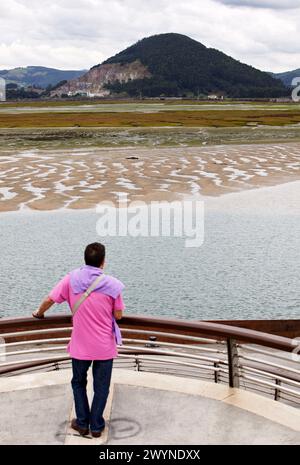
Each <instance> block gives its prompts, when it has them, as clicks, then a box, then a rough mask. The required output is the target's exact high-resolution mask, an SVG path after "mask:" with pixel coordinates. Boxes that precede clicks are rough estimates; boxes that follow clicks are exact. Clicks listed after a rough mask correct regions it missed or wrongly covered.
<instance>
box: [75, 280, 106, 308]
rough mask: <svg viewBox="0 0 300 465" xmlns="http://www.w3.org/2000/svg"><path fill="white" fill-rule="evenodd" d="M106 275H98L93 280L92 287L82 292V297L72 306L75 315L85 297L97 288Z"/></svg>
mask: <svg viewBox="0 0 300 465" xmlns="http://www.w3.org/2000/svg"><path fill="white" fill-rule="evenodd" d="M104 276H105V275H104V273H102V274H100V276H97V278H96V279H95V280H94V281H93V282H92V284H91V285H90V287H89V288H88V289H87V290H86V291H85V292H84V293H83V294H82V296H81V297H80V299H78V300H77V302H75V304H74V305H73V308H72V314H73V316H74V315H75V313H76V312H77V310H78V308H79V307H80V305H81V304H82V303H83V302H84V301H85V299H86V298H87V297H88V296H89V295H90V294H91V293H92V292H93V291H94V290H95V289H96V287H97V286H98V284H99V283H100V281H101V280H102V279H103V278H104Z"/></svg>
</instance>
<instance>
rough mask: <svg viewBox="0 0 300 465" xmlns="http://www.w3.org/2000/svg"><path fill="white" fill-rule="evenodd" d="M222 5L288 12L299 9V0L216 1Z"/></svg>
mask: <svg viewBox="0 0 300 465" xmlns="http://www.w3.org/2000/svg"><path fill="white" fill-rule="evenodd" d="M217 1H218V2H220V3H223V4H224V5H231V6H240V7H243V6H246V7H251V8H270V9H276V10H289V9H294V8H300V1H299V0H217Z"/></svg>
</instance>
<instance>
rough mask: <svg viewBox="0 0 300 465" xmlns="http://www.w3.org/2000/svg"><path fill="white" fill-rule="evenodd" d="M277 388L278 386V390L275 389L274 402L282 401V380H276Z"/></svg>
mask: <svg viewBox="0 0 300 465" xmlns="http://www.w3.org/2000/svg"><path fill="white" fill-rule="evenodd" d="M275 383H276V386H278V389H277V388H276V389H275V394H274V400H280V386H281V381H280V379H277V378H276V380H275Z"/></svg>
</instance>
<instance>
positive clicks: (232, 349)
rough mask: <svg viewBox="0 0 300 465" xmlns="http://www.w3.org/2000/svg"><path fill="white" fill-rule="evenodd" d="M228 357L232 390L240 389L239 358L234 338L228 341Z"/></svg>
mask: <svg viewBox="0 0 300 465" xmlns="http://www.w3.org/2000/svg"><path fill="white" fill-rule="evenodd" d="M227 356H228V375H229V386H230V387H232V388H239V387H240V376H239V367H238V364H239V357H238V350H237V344H236V341H235V340H234V339H232V338H228V339H227Z"/></svg>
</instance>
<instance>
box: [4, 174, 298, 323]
mask: <svg viewBox="0 0 300 465" xmlns="http://www.w3.org/2000/svg"><path fill="white" fill-rule="evenodd" d="M299 193H300V188H299V183H291V184H287V185H284V186H279V187H276V188H265V189H259V190H256V191H249V192H243V193H241V194H229V195H225V196H223V197H222V198H218V199H213V200H207V201H206V202H205V240H204V244H203V245H202V246H201V247H199V248H187V247H185V238H178V237H177V238H176V237H152V238H151V237H137V238H133V237H105V238H103V237H99V236H98V235H97V232H96V223H97V220H98V218H99V216H98V215H97V213H96V212H95V211H94V210H81V211H69V210H59V211H54V212H32V211H21V212H15V213H3V214H1V215H0V247H1V249H0V250H1V255H0V297H1V306H0V317H9V316H11V317H13V316H27V315H30V314H31V312H32V311H33V310H35V309H36V308H37V306H38V305H39V303H40V300H41V299H42V298H43V297H44V296H45V295H47V293H48V292H49V290H50V289H51V288H52V287H53V286H54V285H55V284H56V282H57V281H58V280H59V279H60V278H61V277H63V276H64V274H65V273H67V272H68V271H69V270H71V269H73V268H76V267H77V266H80V265H81V264H82V256H83V250H84V247H85V245H86V244H87V243H89V242H94V241H103V242H104V243H105V244H106V246H107V268H106V272H107V273H111V274H113V275H115V276H117V277H118V278H119V279H121V280H122V281H123V282H124V283H125V284H126V290H125V293H124V297H125V303H126V307H127V308H126V312H128V314H140V315H141V314H142V315H149V316H150V315H161V316H165V317H174V318H187V319H265V318H266V319H268V318H270V319H272V318H274V319H276V318H279V319H280V318H282V319H284V318H287V319H289V318H300V286H299V279H300V215H299V210H298V208H299V200H298V199H299V198H300V197H299ZM67 311H68V308H67V306H66V305H65V304H63V305H61V306H56V307H55V309H54V310H52V312H67Z"/></svg>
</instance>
